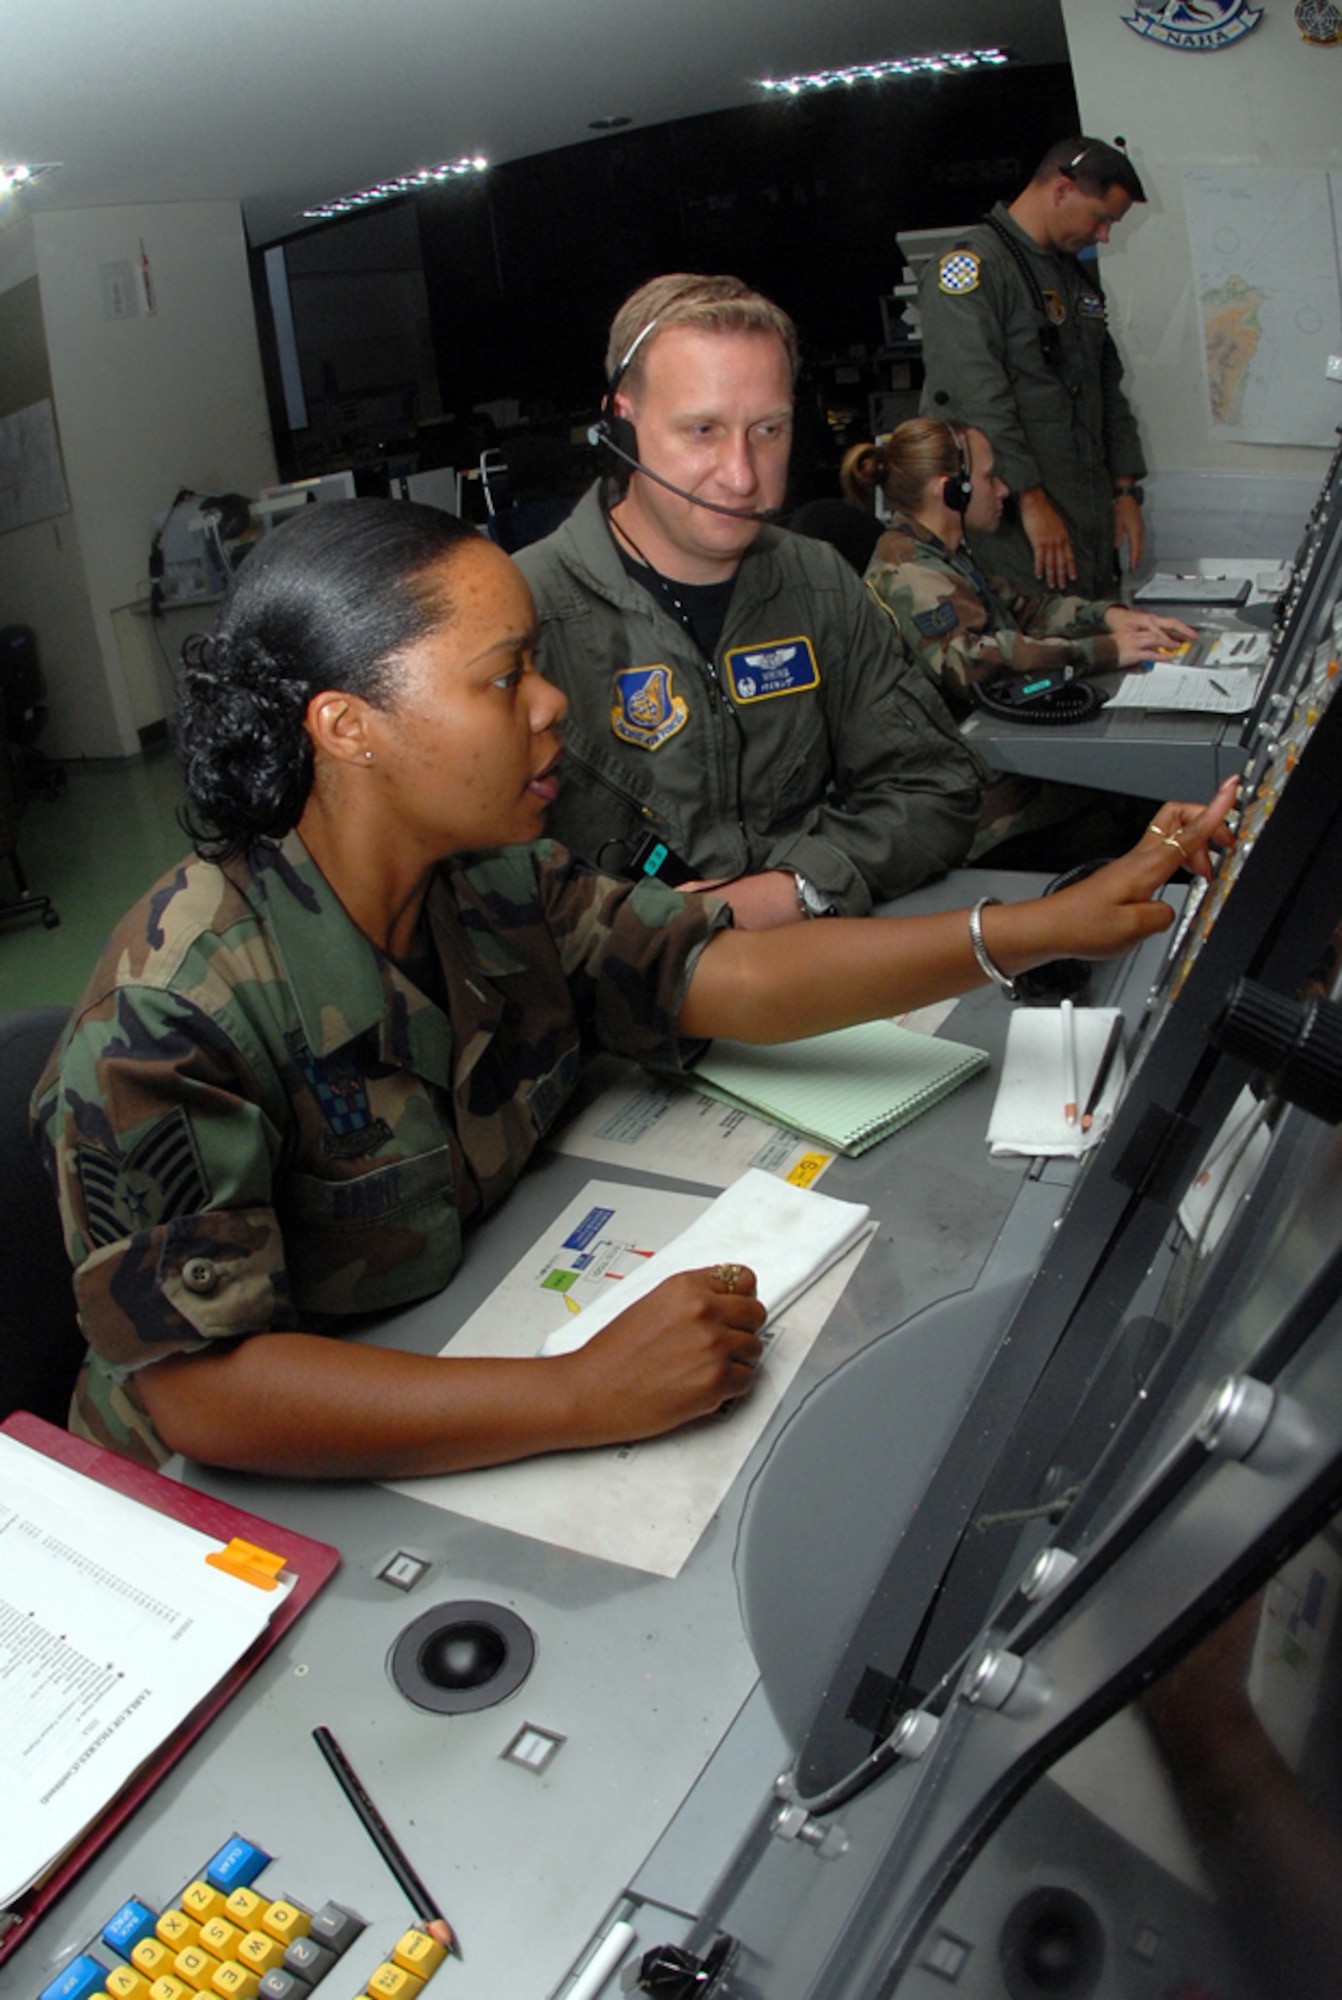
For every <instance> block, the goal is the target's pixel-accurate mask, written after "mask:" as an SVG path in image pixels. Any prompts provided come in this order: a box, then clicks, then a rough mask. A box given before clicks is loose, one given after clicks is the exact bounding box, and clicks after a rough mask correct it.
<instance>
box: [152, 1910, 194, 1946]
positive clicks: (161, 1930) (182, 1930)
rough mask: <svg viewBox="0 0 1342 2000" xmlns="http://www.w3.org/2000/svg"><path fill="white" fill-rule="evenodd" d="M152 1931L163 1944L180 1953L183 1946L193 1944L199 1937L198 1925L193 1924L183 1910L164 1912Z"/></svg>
mask: <svg viewBox="0 0 1342 2000" xmlns="http://www.w3.org/2000/svg"><path fill="white" fill-rule="evenodd" d="M154 1931H155V1934H156V1935H157V1936H158V1937H160V1938H161V1939H162V1940H163V1942H164V1944H168V1945H171V1946H172V1948H173V1950H174V1951H180V1950H181V1949H182V1946H183V1945H187V1944H195V1942H196V1940H197V1939H198V1938H199V1936H200V1925H199V1924H198V1923H195V1922H193V1921H192V1919H191V1918H190V1917H188V1915H187V1914H186V1911H185V1910H165V1911H164V1912H163V1915H162V1916H161V1917H160V1918H159V1920H158V1922H157V1923H156V1924H155V1925H154Z"/></svg>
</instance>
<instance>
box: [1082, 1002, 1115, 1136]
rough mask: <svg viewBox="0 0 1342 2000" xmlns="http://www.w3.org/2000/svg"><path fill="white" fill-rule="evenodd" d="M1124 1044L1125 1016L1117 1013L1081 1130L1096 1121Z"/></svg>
mask: <svg viewBox="0 0 1342 2000" xmlns="http://www.w3.org/2000/svg"><path fill="white" fill-rule="evenodd" d="M1122 1046H1123V1016H1122V1015H1121V1014H1115V1016H1114V1018H1113V1020H1112V1021H1111V1022H1110V1023H1109V1033H1108V1035H1107V1036H1106V1037H1105V1043H1104V1053H1103V1054H1102V1055H1101V1057H1100V1066H1099V1068H1098V1069H1097V1070H1096V1072H1095V1081H1094V1082H1093V1083H1092V1084H1091V1086H1090V1095H1089V1097H1087V1099H1086V1108H1085V1110H1084V1111H1083V1112H1082V1114H1081V1130H1082V1131H1083V1132H1089V1130H1090V1128H1091V1126H1092V1125H1093V1124H1094V1123H1095V1107H1096V1105H1097V1104H1098V1103H1099V1101H1100V1099H1101V1097H1103V1095H1104V1086H1105V1085H1106V1083H1108V1081H1109V1072H1110V1070H1111V1069H1112V1068H1113V1066H1114V1057H1115V1056H1116V1055H1117V1054H1118V1052H1119V1049H1120V1048H1121V1047H1122Z"/></svg>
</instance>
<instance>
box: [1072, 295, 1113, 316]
mask: <svg viewBox="0 0 1342 2000" xmlns="http://www.w3.org/2000/svg"><path fill="white" fill-rule="evenodd" d="M1076 309H1077V311H1078V312H1079V313H1080V315H1081V317H1082V319H1104V318H1105V317H1106V314H1105V308H1104V300H1103V299H1102V298H1101V297H1100V296H1099V294H1098V293H1097V292H1081V293H1079V294H1078V295H1077V301H1076Z"/></svg>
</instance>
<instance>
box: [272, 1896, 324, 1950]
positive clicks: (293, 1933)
mask: <svg viewBox="0 0 1342 2000" xmlns="http://www.w3.org/2000/svg"><path fill="white" fill-rule="evenodd" d="M311 1926H312V1912H311V1910H300V1909H299V1907H298V1905H297V1903H286V1902H284V1901H280V1902H277V1903H271V1904H269V1905H268V1906H267V1907H266V1908H265V1909H264V1910H263V1911H262V1912H261V1924H260V1928H261V1929H262V1930H263V1931H268V1932H269V1933H270V1935H271V1937H273V1938H278V1939H279V1940H280V1942H281V1944H292V1943H293V1941H294V1939H295V1938H296V1937H306V1936H307V1934H308V1931H309V1930H310V1928H311Z"/></svg>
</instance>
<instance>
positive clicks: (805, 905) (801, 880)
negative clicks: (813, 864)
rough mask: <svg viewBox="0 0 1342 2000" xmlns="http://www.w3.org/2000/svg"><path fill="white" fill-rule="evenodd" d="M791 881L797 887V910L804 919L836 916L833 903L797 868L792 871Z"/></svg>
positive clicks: (836, 912)
mask: <svg viewBox="0 0 1342 2000" xmlns="http://www.w3.org/2000/svg"><path fill="white" fill-rule="evenodd" d="M792 879H793V881H794V882H795V883H796V885H797V908H798V909H799V910H800V911H801V913H802V915H803V916H804V917H833V916H837V915H838V911H837V910H836V909H835V907H834V905H833V903H832V902H831V901H830V899H829V897H828V896H826V895H825V894H824V893H823V891H822V890H820V889H817V888H816V886H815V883H814V882H812V881H811V880H810V879H809V878H808V877H807V876H805V875H803V874H802V872H801V870H800V869H799V868H794V869H793V871H792Z"/></svg>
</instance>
